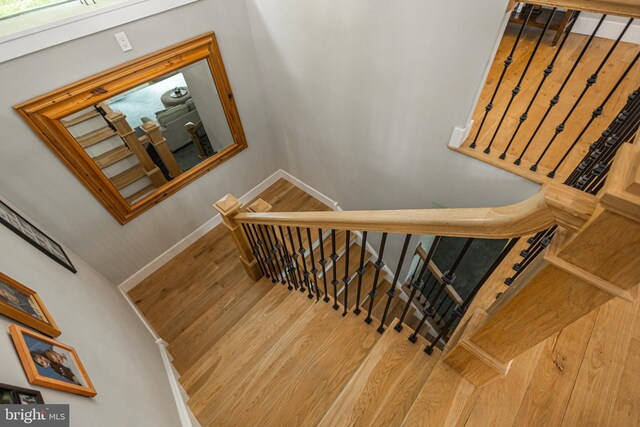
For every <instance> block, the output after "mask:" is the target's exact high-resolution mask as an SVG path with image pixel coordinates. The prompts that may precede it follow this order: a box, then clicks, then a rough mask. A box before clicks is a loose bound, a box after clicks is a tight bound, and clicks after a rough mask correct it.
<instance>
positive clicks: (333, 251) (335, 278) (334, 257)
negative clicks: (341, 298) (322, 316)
mask: <svg viewBox="0 0 640 427" xmlns="http://www.w3.org/2000/svg"><path fill="white" fill-rule="evenodd" d="M329 258H331V261H333V264H332V265H331V270H332V271H333V280H332V281H331V285H333V309H334V310H337V309H339V308H340V306H339V305H338V283H339V282H338V266H337V262H338V258H339V257H338V254H337V253H336V230H331V255H330V256H329Z"/></svg>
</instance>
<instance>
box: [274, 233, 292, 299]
mask: <svg viewBox="0 0 640 427" xmlns="http://www.w3.org/2000/svg"><path fill="white" fill-rule="evenodd" d="M271 234H273V240H274V241H275V242H276V243H275V245H274V246H275V248H276V250H277V251H278V254H279V255H280V262H281V263H282V272H283V274H282V284H283V285H284V284H285V282H286V284H287V287H288V288H289V290H291V289H293V286H292V282H293V281H292V280H291V278H290V277H289V261H288V260H287V256H286V253H287V251H286V249H285V250H284V251H283V250H282V244H281V243H280V241H279V240H278V236H277V234H276V227H275V226H274V225H271Z"/></svg>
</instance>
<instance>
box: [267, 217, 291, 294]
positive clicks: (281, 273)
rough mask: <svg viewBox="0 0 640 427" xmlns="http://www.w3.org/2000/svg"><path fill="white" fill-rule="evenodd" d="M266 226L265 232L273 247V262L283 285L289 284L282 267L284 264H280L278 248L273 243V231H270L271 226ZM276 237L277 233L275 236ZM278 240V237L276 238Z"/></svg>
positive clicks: (270, 245)
mask: <svg viewBox="0 0 640 427" xmlns="http://www.w3.org/2000/svg"><path fill="white" fill-rule="evenodd" d="M263 227H264V234H266V235H267V241H268V242H269V247H270V248H271V249H270V251H271V254H272V255H273V263H274V264H275V266H276V268H277V271H278V276H279V277H280V283H282V284H283V285H286V284H287V280H286V278H285V275H284V270H283V268H282V266H281V265H280V263H279V262H278V249H276V245H275V244H274V243H273V241H272V240H271V233H270V232H269V226H268V225H265V226H263ZM273 237H274V239H275V237H276V236H275V235H274V236H273ZM276 241H277V239H276Z"/></svg>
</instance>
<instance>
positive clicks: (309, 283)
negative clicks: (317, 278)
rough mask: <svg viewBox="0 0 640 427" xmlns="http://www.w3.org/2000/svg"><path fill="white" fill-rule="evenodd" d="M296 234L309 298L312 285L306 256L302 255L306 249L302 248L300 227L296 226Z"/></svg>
mask: <svg viewBox="0 0 640 427" xmlns="http://www.w3.org/2000/svg"><path fill="white" fill-rule="evenodd" d="M296 234H297V235H298V244H299V245H300V248H299V249H298V253H299V254H300V258H302V267H303V268H304V283H305V284H306V285H307V298H309V299H311V298H313V295H311V288H312V286H313V285H312V284H311V282H310V280H309V271H308V270H307V258H306V257H305V256H304V254H305V252H306V251H305V249H304V245H303V244H302V235H301V234H300V227H296ZM309 246H311V245H309Z"/></svg>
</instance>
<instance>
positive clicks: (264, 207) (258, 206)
mask: <svg viewBox="0 0 640 427" xmlns="http://www.w3.org/2000/svg"><path fill="white" fill-rule="evenodd" d="M271 209H273V207H272V206H271V205H270V204H269V203H267V202H265V201H264V200H262V199H258V200H256V201H255V202H253V203H251V204H250V205H249V206H247V211H248V212H255V213H259V212H270V211H271Z"/></svg>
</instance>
